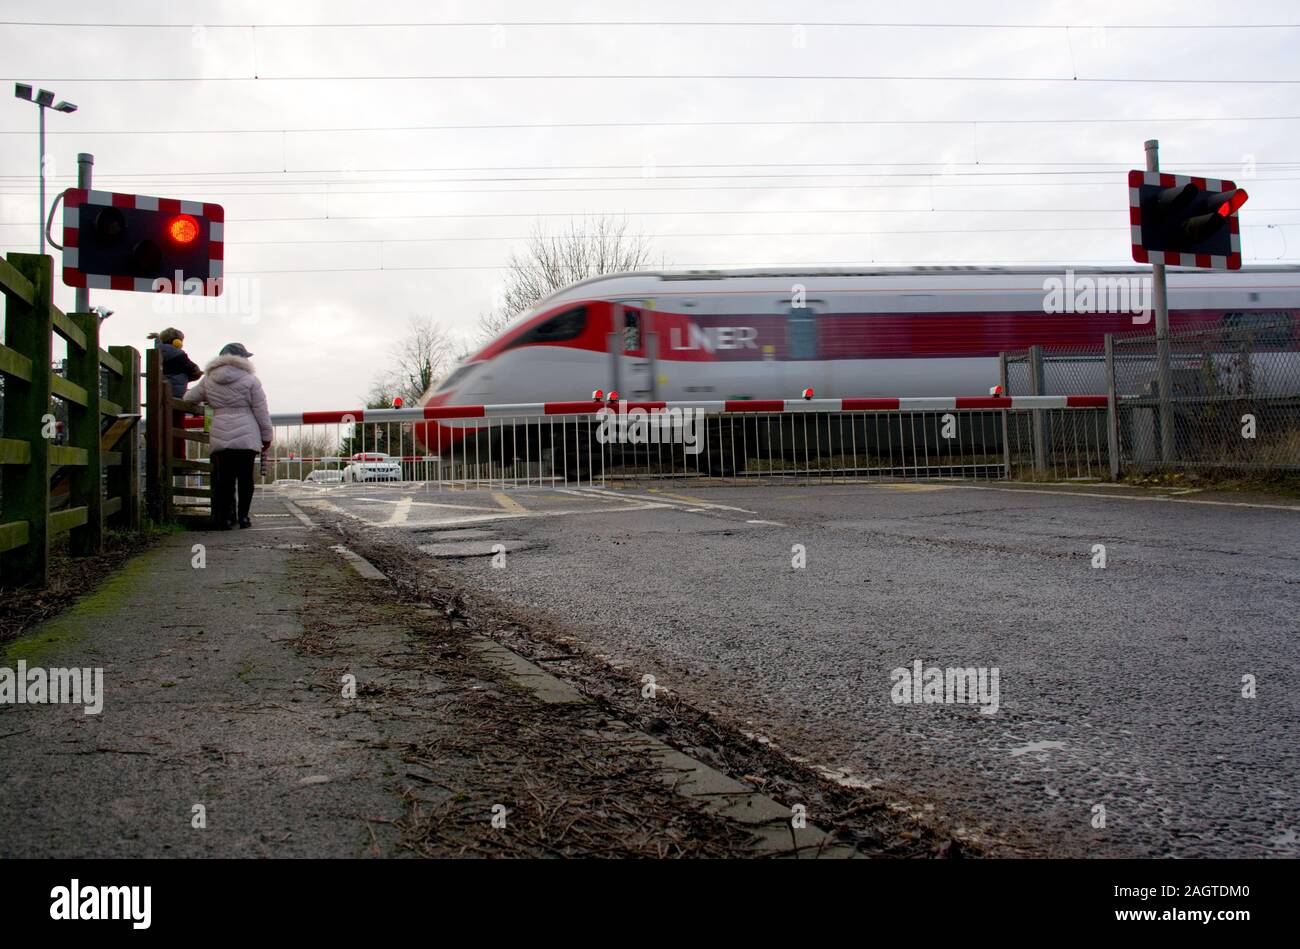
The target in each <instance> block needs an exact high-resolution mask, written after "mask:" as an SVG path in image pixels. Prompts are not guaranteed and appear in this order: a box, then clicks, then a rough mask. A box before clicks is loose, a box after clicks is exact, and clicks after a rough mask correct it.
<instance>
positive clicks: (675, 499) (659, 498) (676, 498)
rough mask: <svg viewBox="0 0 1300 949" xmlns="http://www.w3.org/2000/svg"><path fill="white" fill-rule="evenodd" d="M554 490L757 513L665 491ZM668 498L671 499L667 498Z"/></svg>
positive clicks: (579, 495) (715, 509) (695, 507)
mask: <svg viewBox="0 0 1300 949" xmlns="http://www.w3.org/2000/svg"><path fill="white" fill-rule="evenodd" d="M555 490H557V491H562V492H564V493H565V494H572V495H575V496H577V497H591V496H592V495H595V496H596V497H602V498H612V499H613V500H615V501H649V502H651V503H653V504H658V505H659V506H661V507H673V508H677V509H679V510H688V511H690V510H694V511H703V510H711V511H735V512H737V513H739V514H757V513H758V512H757V511H751V510H749V509H748V508H743V507H732V506H731V505H729V504H714V503H712V502H711V501H703V500H701V499H699V498H688V497H686V496H685V495H674V494H667V493H661V494H654V495H646V494H627V493H626V492H620V491H606V490H603V489H601V488H556V489H555ZM670 498H671V499H672V500H669V499H670ZM688 505H689V506H688Z"/></svg>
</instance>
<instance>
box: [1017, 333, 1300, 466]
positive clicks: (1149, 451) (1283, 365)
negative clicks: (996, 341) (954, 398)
mask: <svg viewBox="0 0 1300 949" xmlns="http://www.w3.org/2000/svg"><path fill="white" fill-rule="evenodd" d="M1168 339H1169V345H1168V348H1169V360H1168V363H1169V375H1168V380H1169V381H1168V389H1169V396H1168V399H1167V400H1166V399H1162V398H1161V392H1160V360H1159V358H1158V357H1159V352H1158V350H1159V344H1158V343H1157V340H1156V337H1155V335H1154V333H1153V332H1150V331H1143V332H1137V333H1123V334H1116V335H1114V336H1112V337H1111V355H1110V356H1109V357H1108V355H1107V351H1106V348H1105V347H1104V346H1103V347H1086V348H1079V347H1074V348H1065V347H1046V346H1044V347H1033V348H1031V349H1030V350H1028V351H1026V352H1021V353H1006V354H1004V355H1003V357H1002V364H1003V373H1002V375H1003V386H1004V388H1005V391H1006V393H1007V394H1008V395H1011V396H1016V395H1069V394H1075V393H1083V392H1113V393H1114V394H1115V397H1116V404H1117V419H1116V431H1115V432H1114V433H1113V434H1114V437H1115V440H1116V442H1117V446H1118V452H1117V458H1118V462H1119V465H1120V467H1121V468H1123V469H1125V470H1136V471H1150V470H1154V469H1159V468H1197V469H1224V470H1241V471H1254V472H1265V471H1273V472H1296V471H1300V339H1298V338H1297V326H1296V320H1295V318H1294V317H1293V315H1292V314H1291V313H1287V312H1271V313H1228V314H1225V316H1224V318H1223V320H1222V321H1221V322H1217V323H1214V324H1206V325H1201V326H1193V327H1188V328H1184V329H1179V330H1176V331H1173V332H1170V334H1169V337H1168ZM1046 437H1047V440H1048V444H1049V446H1050V445H1052V444H1054V442H1055V441H1056V440H1057V438H1059V437H1062V436H1061V434H1060V433H1057V432H1055V431H1048V432H1047V433H1046Z"/></svg>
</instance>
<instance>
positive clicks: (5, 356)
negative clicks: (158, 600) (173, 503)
mask: <svg viewBox="0 0 1300 949" xmlns="http://www.w3.org/2000/svg"><path fill="white" fill-rule="evenodd" d="M53 290H54V276H53V261H52V260H51V258H50V257H47V256H41V255H37V254H9V255H8V257H7V259H6V260H4V261H0V291H3V293H4V297H5V313H4V339H5V342H4V343H3V344H0V376H3V379H4V421H3V429H2V430H0V586H6V587H12V586H20V585H43V584H45V583H46V582H48V579H49V563H50V544H51V541H52V540H54V539H55V538H57V537H59V536H60V535H63V534H67V535H68V547H69V551H70V553H72V554H73V555H74V556H84V555H87V554H94V553H98V552H99V551H101V550H102V549H103V544H104V532H105V529H106V526H107V527H114V528H118V529H123V530H138V529H139V528H140V502H139V498H140V481H139V471H140V465H139V457H138V455H139V452H138V450H137V448H136V445H137V438H136V423H137V422H138V421H139V418H140V382H139V380H140V354H139V352H137V351H136V350H135V349H134V348H132V347H130V346H112V347H109V349H108V350H107V351H105V350H103V349H101V348H100V346H99V317H98V316H96V315H95V314H93V313H68V314H65V313H63V312H62V311H61V310H59V309H58V307H56V306H55V305H54V302H53ZM56 333H57V334H58V335H59V336H60V337H62V339H64V340H65V341H66V342H67V360H66V362H65V363H64V372H63V374H59V373H57V372H55V371H54V370H53V369H52V360H53V353H54V334H56ZM104 370H106V371H107V376H108V386H107V395H105V394H102V393H101V375H102V373H103V371H104ZM53 398H58V399H60V400H61V401H62V403H63V404H64V405H65V406H66V409H67V418H66V422H63V421H61V420H59V419H58V418H57V415H56V413H55V410H54V404H53V401H52V399H53Z"/></svg>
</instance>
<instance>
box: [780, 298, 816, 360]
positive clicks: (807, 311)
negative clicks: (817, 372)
mask: <svg viewBox="0 0 1300 949" xmlns="http://www.w3.org/2000/svg"><path fill="white" fill-rule="evenodd" d="M815 317H816V314H815V313H814V311H813V310H812V308H811V307H807V306H792V307H790V308H789V309H788V310H787V311H786V316H785V340H786V351H787V353H788V354H789V355H788V357H787V358H789V359H816V358H817V320H816V318H815Z"/></svg>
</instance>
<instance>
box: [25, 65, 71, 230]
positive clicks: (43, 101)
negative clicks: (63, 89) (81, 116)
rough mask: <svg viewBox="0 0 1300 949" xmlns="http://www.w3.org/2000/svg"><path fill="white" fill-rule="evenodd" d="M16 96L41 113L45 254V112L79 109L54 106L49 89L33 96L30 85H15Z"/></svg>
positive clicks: (40, 214)
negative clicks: (50, 109) (49, 110)
mask: <svg viewBox="0 0 1300 949" xmlns="http://www.w3.org/2000/svg"><path fill="white" fill-rule="evenodd" d="M14 96H15V97H16V98H19V99H25V100H27V101H28V102H30V103H32V104H33V105H35V106H36V107H37V108H38V110H39V111H40V126H39V127H40V136H39V137H40V159H41V169H40V171H41V176H40V177H41V194H40V207H39V208H37V210H36V224H37V227H38V228H39V229H40V233H41V240H40V246H41V253H42V254H44V253H45V110H46V109H49V108H53V109H54V111H55V112H76V111H77V107H76V106H75V105H73V104H72V103H71V102H64V101H60V102H59V103H58V105H55V104H54V93H52V92H50V90H48V89H38V90H37V91H36V96H35V97H33V96H32V87H31V84H30V83H26V82H16V83H14Z"/></svg>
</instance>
